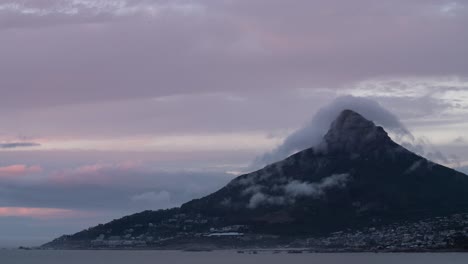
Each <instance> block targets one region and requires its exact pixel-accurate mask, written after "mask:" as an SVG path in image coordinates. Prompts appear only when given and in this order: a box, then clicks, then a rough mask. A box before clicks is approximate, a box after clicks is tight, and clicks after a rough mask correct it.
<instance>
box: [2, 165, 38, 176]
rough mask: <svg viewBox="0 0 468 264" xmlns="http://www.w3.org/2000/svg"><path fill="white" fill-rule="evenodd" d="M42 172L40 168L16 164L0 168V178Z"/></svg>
mask: <svg viewBox="0 0 468 264" xmlns="http://www.w3.org/2000/svg"><path fill="white" fill-rule="evenodd" d="M39 172H42V168H41V167H40V166H37V165H35V166H27V165H24V164H16V165H11V166H5V167H0V177H10V176H22V175H27V174H31V173H39Z"/></svg>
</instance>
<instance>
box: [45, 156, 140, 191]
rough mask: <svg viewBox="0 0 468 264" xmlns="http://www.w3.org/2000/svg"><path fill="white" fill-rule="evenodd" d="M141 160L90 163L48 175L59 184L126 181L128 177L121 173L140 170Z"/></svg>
mask: <svg viewBox="0 0 468 264" xmlns="http://www.w3.org/2000/svg"><path fill="white" fill-rule="evenodd" d="M140 166H141V162H136V161H135V162H134V161H124V162H121V163H118V164H99V163H98V164H91V165H85V166H81V167H78V168H75V169H69V170H61V171H57V172H55V173H53V174H52V175H51V177H50V180H51V181H52V182H56V183H60V184H97V185H108V184H111V183H114V184H115V183H122V181H123V183H127V182H128V179H126V177H122V174H124V175H128V172H133V173H136V172H140V171H141V170H142V168H141V167H140Z"/></svg>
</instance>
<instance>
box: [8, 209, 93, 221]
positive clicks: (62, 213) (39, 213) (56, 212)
mask: <svg viewBox="0 0 468 264" xmlns="http://www.w3.org/2000/svg"><path fill="white" fill-rule="evenodd" d="M88 215H89V213H87V212H80V211H74V210H68V209H57V208H31V207H0V217H29V218H35V219H57V218H59V219H60V218H75V217H79V216H88Z"/></svg>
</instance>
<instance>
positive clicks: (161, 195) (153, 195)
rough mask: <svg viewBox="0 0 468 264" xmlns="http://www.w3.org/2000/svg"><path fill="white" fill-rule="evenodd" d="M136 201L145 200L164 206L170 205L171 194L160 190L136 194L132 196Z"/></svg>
mask: <svg viewBox="0 0 468 264" xmlns="http://www.w3.org/2000/svg"><path fill="white" fill-rule="evenodd" d="M130 199H131V200H132V201H134V202H145V203H151V204H163V205H164V206H168V205H170V201H171V194H170V193H169V192H167V191H160V192H145V193H142V194H137V195H134V196H132V197H131V198H130Z"/></svg>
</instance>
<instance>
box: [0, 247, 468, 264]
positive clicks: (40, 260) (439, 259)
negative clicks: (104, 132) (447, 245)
mask: <svg viewBox="0 0 468 264" xmlns="http://www.w3.org/2000/svg"><path fill="white" fill-rule="evenodd" d="M0 263H1V264H29V263H34V264H55V263H57V264H58V263H60V264H63V263H66V264H94V263H96V264H98V263H99V264H103V263H112V264H127V263H131V264H146V263H164V264H172V263H174V264H176V263H193V264H210V263H216V264H219V263H227V264H230V263H232V264H239V263H242V264H249V263H255V264H262V263H268V264H280V263H281V264H282V263H288V264H293V263H307V264H313V263H318V264H326V263H331V264H337V263H347V264H366V263H379V264H389V263H395V264H396V263H398V264H405V263H408V264H419V263H420V264H435V263H437V264H439V263H442V264H452V263H453V264H458V263H460V264H467V263H468V254H463V253H441V254H439V253H424V254H409V253H408V254H406V253H404V254H399V253H398V254H371V253H356V254H347V253H346V254H344V253H343V254H309V253H304V254H286V253H281V254H273V253H259V254H257V255H251V254H238V253H236V252H235V251H215V252H200V253H198V252H180V251H35V250H31V251H19V250H0Z"/></svg>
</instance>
